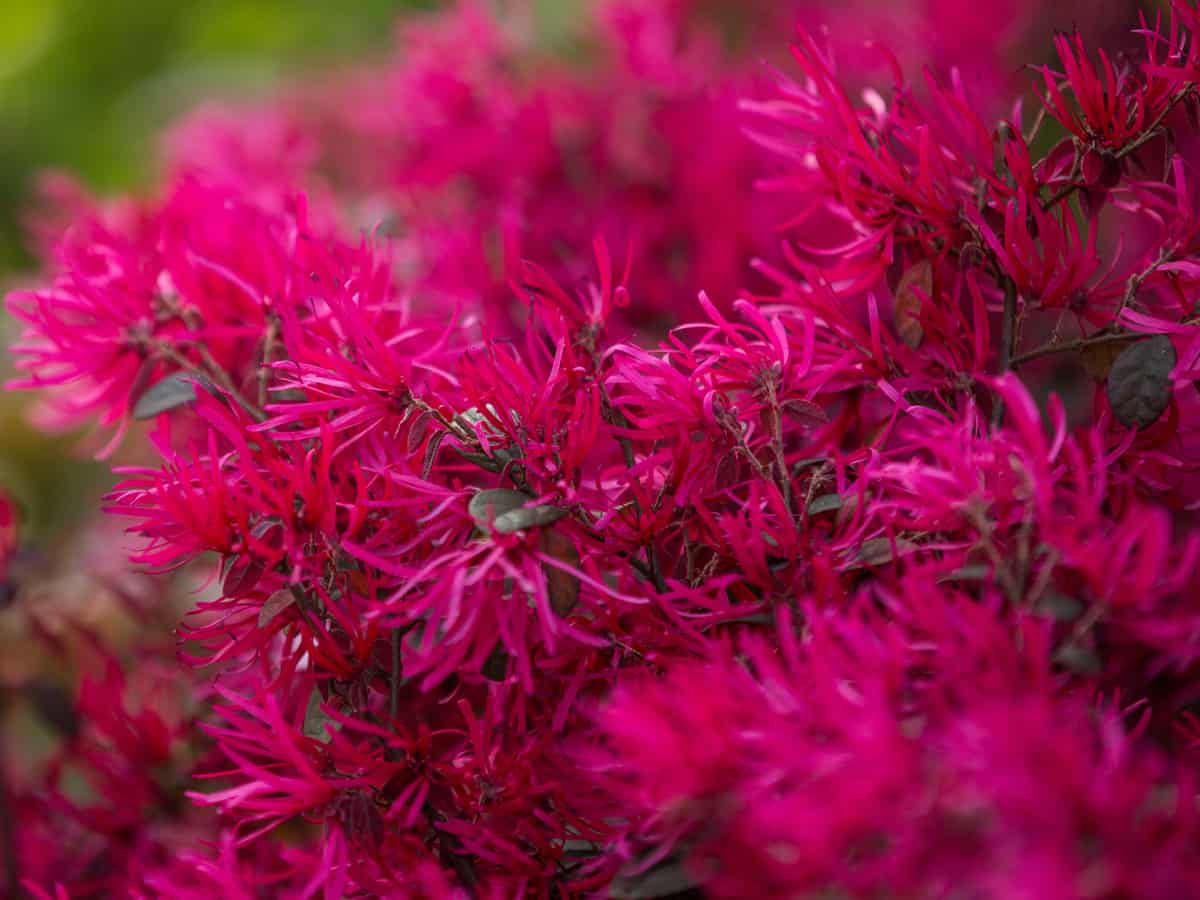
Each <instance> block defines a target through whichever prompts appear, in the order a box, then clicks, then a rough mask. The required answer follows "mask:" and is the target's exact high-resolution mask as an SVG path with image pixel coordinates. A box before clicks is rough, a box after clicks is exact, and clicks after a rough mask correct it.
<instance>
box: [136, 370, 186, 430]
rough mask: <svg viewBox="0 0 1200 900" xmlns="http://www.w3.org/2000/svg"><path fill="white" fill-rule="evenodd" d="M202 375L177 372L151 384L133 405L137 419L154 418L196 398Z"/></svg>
mask: <svg viewBox="0 0 1200 900" xmlns="http://www.w3.org/2000/svg"><path fill="white" fill-rule="evenodd" d="M201 378H202V376H200V375H197V374H194V373H192V372H176V373H175V374H174V375H168V376H167V377H166V378H164V379H163V380H162V381H158V382H155V383H154V384H152V385H150V387H148V388H147V389H146V390H145V392H144V393H143V394H142V395H141V396H140V397H138V399H137V402H136V403H135V404H134V405H133V417H134V418H135V419H153V418H154V417H155V416H157V415H158V414H159V413H165V412H169V411H170V410H172V409H176V408H178V407H180V406H186V405H187V404H189V403H193V402H195V400H196V384H197V382H199V381H200V380H201Z"/></svg>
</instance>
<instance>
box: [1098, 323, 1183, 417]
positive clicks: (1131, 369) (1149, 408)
mask: <svg viewBox="0 0 1200 900" xmlns="http://www.w3.org/2000/svg"><path fill="white" fill-rule="evenodd" d="M1174 368H1175V345H1174V344H1172V343H1171V339H1170V338H1169V337H1167V336H1166V335H1165V334H1156V335H1154V337H1152V338H1147V339H1146V340H1144V341H1138V342H1137V343H1136V344H1133V345H1132V346H1130V347H1126V348H1125V350H1124V351H1123V352H1122V353H1121V355H1120V356H1118V357H1117V361H1116V362H1114V363H1113V366H1112V370H1111V371H1110V372H1109V373H1108V405H1109V406H1111V407H1112V411H1113V415H1115V416H1116V417H1117V420H1118V421H1119V422H1120V423H1121V424H1122V425H1125V426H1127V427H1129V428H1148V427H1149V426H1150V425H1152V424H1154V422H1155V421H1156V420H1157V419H1158V417H1159V416H1161V415H1162V414H1163V412H1165V411H1166V408H1167V404H1168V403H1170V401H1171V370H1172V369H1174Z"/></svg>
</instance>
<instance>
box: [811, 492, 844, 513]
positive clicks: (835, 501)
mask: <svg viewBox="0 0 1200 900" xmlns="http://www.w3.org/2000/svg"><path fill="white" fill-rule="evenodd" d="M844 502H845V501H843V500H842V495H841V494H822V495H821V496H820V497H813V501H812V503H810V504H808V507H807V512H808V514H809V515H810V516H819V515H820V514H821V513H827V512H834V511H836V510H839V509H841V508H842V504H843V503H844Z"/></svg>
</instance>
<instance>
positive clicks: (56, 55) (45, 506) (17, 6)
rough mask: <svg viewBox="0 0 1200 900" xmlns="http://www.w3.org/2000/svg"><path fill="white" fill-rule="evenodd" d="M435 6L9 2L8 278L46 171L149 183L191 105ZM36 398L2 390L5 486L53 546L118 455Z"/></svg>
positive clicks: (1, 187) (2, 38) (1, 193)
mask: <svg viewBox="0 0 1200 900" xmlns="http://www.w3.org/2000/svg"><path fill="white" fill-rule="evenodd" d="M435 5H439V4H437V2H436V0H341V2H338V0H177V2H171V0H0V288H2V289H3V290H5V291H6V290H8V289H10V288H11V287H12V286H13V285H14V284H16V283H19V281H20V280H21V279H22V278H23V277H25V276H27V274H28V273H29V271H30V269H31V267H32V266H33V260H32V259H31V257H30V255H29V252H28V250H27V247H26V242H25V238H24V235H23V233H22V226H21V222H22V220H23V217H24V215H25V214H26V212H27V211H28V209H29V207H30V203H31V201H32V196H33V191H34V188H35V185H36V177H37V174H38V173H39V172H40V171H42V170H45V169H47V168H51V169H63V170H66V171H69V172H71V173H73V174H75V175H76V176H77V177H79V178H81V179H82V181H83V182H84V183H85V184H86V185H88V186H90V187H91V188H93V189H95V190H97V191H100V192H102V193H111V192H114V191H119V190H122V189H128V188H139V187H141V188H144V187H145V186H147V185H148V184H150V182H151V178H152V174H153V172H154V165H155V158H154V154H155V148H156V145H157V133H158V132H159V131H160V130H161V129H162V127H163V126H165V125H166V124H167V123H169V122H170V121H171V120H173V119H174V118H176V117H177V116H178V115H179V114H180V113H181V112H183V111H184V110H186V109H187V108H188V107H189V106H192V105H194V104H195V103H196V102H197V101H199V100H201V99H203V98H208V97H221V96H237V97H246V96H247V95H253V94H254V93H255V92H264V91H268V90H270V89H271V87H272V86H274V85H277V84H279V83H280V82H282V81H284V80H287V79H290V78H293V77H297V76H300V75H304V74H305V73H308V72H316V71H319V70H321V69H323V68H327V67H328V66H330V65H331V64H333V63H336V62H338V61H346V60H361V59H365V58H371V57H373V56H381V55H383V54H385V53H386V52H387V49H388V46H389V43H390V39H391V34H392V30H393V23H394V21H395V19H396V17H397V15H398V14H400V13H401V12H403V11H404V10H408V9H420V8H429V7H432V6H435ZM5 327H6V330H9V332H10V335H11V325H10V323H5ZM6 341H7V338H6ZM3 368H4V369H6V370H7V365H5V366H4V367H3ZM28 399H29V398H28V397H27V396H25V395H21V394H5V395H3V396H2V397H0V486H2V487H3V488H5V489H7V490H9V491H10V492H11V493H13V494H14V495H15V497H16V498H17V500H18V502H19V503H20V504H21V506H22V508H23V511H24V513H25V516H26V522H25V526H26V527H25V529H24V531H25V533H26V535H27V536H29V537H30V538H32V540H33V541H34V543H35V544H36V545H41V546H42V548H43V549H51V547H50V546H49V544H51V543H52V542H51V540H50V539H51V536H53V535H56V534H58V533H61V532H63V531H64V530H65V529H64V526H66V525H68V524H69V523H70V521H71V520H72V519H74V518H75V517H77V516H82V515H87V514H90V513H92V512H93V511H94V510H95V509H96V508H97V500H98V495H99V494H100V493H102V492H103V490H104V488H105V486H106V485H107V484H108V483H110V482H109V475H108V466H107V465H105V464H98V463H95V462H92V461H91V460H90V459H88V456H87V454H86V452H82V451H80V450H79V449H78V447H77V446H76V445H77V443H78V441H77V439H76V438H75V437H72V436H60V437H57V438H53V437H47V436H45V435H41V434H38V433H36V432H35V431H33V430H32V429H31V428H30V427H29V426H28V424H27V422H26V415H25V410H24V406H25V404H26V403H27V402H28Z"/></svg>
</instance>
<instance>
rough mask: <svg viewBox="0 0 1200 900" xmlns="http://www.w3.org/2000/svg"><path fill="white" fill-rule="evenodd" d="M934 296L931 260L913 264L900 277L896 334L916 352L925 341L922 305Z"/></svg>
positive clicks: (896, 304) (896, 307)
mask: <svg viewBox="0 0 1200 900" xmlns="http://www.w3.org/2000/svg"><path fill="white" fill-rule="evenodd" d="M932 296H933V266H932V265H930V263H929V260H927V259H921V260H918V261H917V262H915V263H913V264H912V265H911V266H909V267H908V269H907V270H905V272H904V274H903V275H902V276H900V283H899V284H898V285H897V286H896V303H895V308H894V315H895V318H896V334H898V335H899V336H900V340H902V341H904V343H906V344H907V345H908V346H910V347H912V348H913V349H914V350H915V349H916V348H917V347H920V346H921V342H922V341H923V340H925V329H924V328H923V327H922V326H921V304H922V303H923V302H924V301H925V299H926V298H928V297H932Z"/></svg>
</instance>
